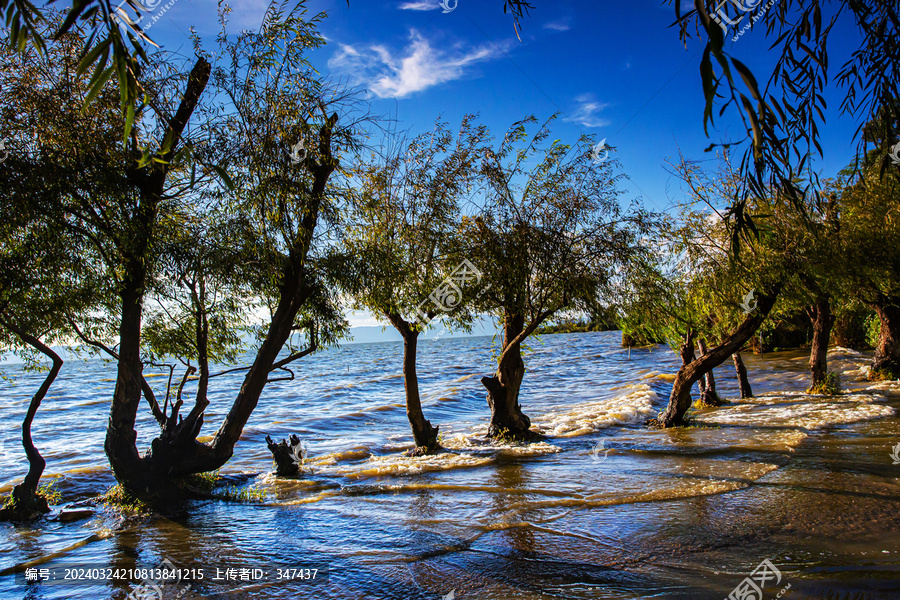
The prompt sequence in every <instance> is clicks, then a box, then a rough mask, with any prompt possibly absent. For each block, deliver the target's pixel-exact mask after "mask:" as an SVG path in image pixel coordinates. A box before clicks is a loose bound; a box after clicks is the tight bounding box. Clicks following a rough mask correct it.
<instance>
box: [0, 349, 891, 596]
mask: <svg viewBox="0 0 900 600" xmlns="http://www.w3.org/2000/svg"><path fill="white" fill-rule="evenodd" d="M491 345H492V339H491V338H466V339H445V340H439V341H427V342H422V343H421V344H420V356H419V371H420V383H421V386H422V396H423V400H424V402H423V405H424V410H425V413H426V417H427V418H428V419H430V420H431V421H432V422H433V423H435V424H440V425H441V431H442V434H443V438H442V439H443V443H444V445H445V447H447V448H448V449H450V450H451V452H450V453H448V454H443V455H440V456H437V457H425V458H419V459H411V458H406V457H404V456H402V451H403V450H405V449H407V448H409V447H410V446H411V442H412V440H411V436H410V435H409V433H408V424H407V422H406V415H405V411H404V408H403V379H402V377H400V376H399V375H398V373H399V372H400V365H401V362H400V361H401V352H402V346H401V345H400V344H397V343H387V344H360V345H348V346H345V347H343V348H340V349H334V350H329V351H327V352H323V353H321V354H319V355H317V356H315V357H311V358H310V359H306V360H305V361H301V362H300V363H299V364H298V365H297V367H296V369H295V371H296V379H295V380H294V381H292V382H284V383H279V384H274V385H272V386H270V387H269V388H267V390H266V393H265V395H264V397H263V399H262V400H261V402H260V405H259V407H258V408H257V410H256V412H255V413H254V415H253V417H252V418H251V420H250V423H249V426H248V428H247V429H246V430H245V432H244V436H243V437H242V440H241V443H240V444H239V445H238V447H237V449H236V452H235V457H234V459H233V460H232V462H231V463H229V465H228V466H227V467H226V468H225V469H223V473H224V474H226V475H234V476H237V475H245V476H246V479H240V481H245V483H243V484H242V485H245V486H249V487H252V488H254V489H257V490H261V491H262V492H263V493H264V494H265V500H263V501H262V502H254V503H243V504H241V503H233V502H224V501H206V502H198V503H196V504H194V505H192V506H191V507H189V508H188V509H187V510H186V511H185V512H184V513H183V514H181V515H177V516H171V517H168V518H164V517H123V516H120V515H117V514H115V513H113V512H110V511H106V510H98V511H97V512H96V513H95V514H94V515H93V517H90V518H86V519H83V520H80V521H76V522H72V523H64V522H61V521H59V520H55V517H56V516H57V515H58V513H59V511H60V510H61V509H64V508H73V507H78V502H79V501H81V500H85V499H88V498H90V497H92V496H96V495H97V494H99V493H102V492H103V491H105V489H106V488H107V487H108V486H109V485H111V484H112V478H111V476H110V474H109V472H108V469H107V463H106V460H105V456H104V455H103V454H102V444H103V436H104V433H105V431H104V428H105V424H106V418H107V412H108V407H109V404H108V403H109V398H110V395H111V390H112V386H113V382H112V377H113V371H112V368H111V367H110V366H109V365H107V364H105V363H103V362H102V361H91V362H88V363H75V362H72V363H69V364H67V365H66V368H65V369H64V371H63V374H62V376H61V379H60V381H58V382H57V385H56V386H54V388H53V390H52V392H51V396H50V397H49V398H48V399H47V400H46V401H45V402H44V406H43V407H42V409H41V412H40V413H39V415H38V418H37V420H36V422H35V427H34V433H35V440H36V442H37V444H38V446H39V447H40V448H41V450H42V452H43V454H44V456H45V457H46V458H47V463H48V468H47V474H48V475H60V476H61V477H60V478H59V480H58V483H57V488H58V489H59V490H60V491H61V492H62V495H63V500H64V502H65V503H67V504H66V505H64V506H62V507H56V510H55V512H54V514H53V515H51V516H50V518H49V519H48V520H46V521H43V522H42V523H41V524H40V525H38V526H33V525H32V526H23V525H10V524H0V571H2V570H3V569H8V568H10V567H16V566H18V567H19V569H18V570H19V571H21V570H22V569H23V568H24V567H25V566H26V564H28V563H29V561H37V562H36V563H35V564H34V566H35V567H36V568H47V569H54V570H55V572H57V573H58V574H59V575H60V576H64V574H65V573H64V570H65V568H66V567H67V566H68V567H77V568H95V569H96V568H118V569H124V570H127V569H134V568H141V567H143V568H152V567H155V566H158V565H159V564H160V562H161V561H162V560H163V559H168V560H169V561H171V562H172V563H174V564H176V565H178V566H179V567H181V568H185V569H195V570H202V571H203V574H204V579H203V580H199V581H198V580H194V581H191V582H190V587H189V588H188V587H187V585H188V583H186V582H181V583H171V582H170V583H168V584H166V585H162V586H161V587H159V588H158V589H159V591H160V593H161V594H162V597H164V598H175V597H176V596H178V597H181V598H284V599H288V598H384V599H394V598H396V599H406V598H416V599H418V598H422V599H426V598H427V599H432V598H443V597H447V595H448V594H450V593H451V592H454V597H455V598H458V599H460V600H465V599H468V598H473V599H474V598H479V599H489V598H496V599H512V598H516V599H537V598H579V599H580V598H616V599H618V598H623V599H637V598H673V599H682V598H683V599H688V598H690V599H701V600H702V599H705V598H710V599H713V598H715V599H717V600H721V599H722V598H726V597H727V596H728V595H729V593H730V592H731V591H732V590H733V589H735V588H736V587H737V586H738V585H739V584H741V583H742V581H744V579H745V578H746V577H748V576H749V575H750V574H751V572H752V571H754V569H756V568H757V566H758V565H759V564H760V563H762V561H763V560H769V561H770V562H771V564H772V565H773V566H774V567H775V568H777V569H778V571H779V577H778V578H777V579H778V581H776V580H775V577H774V575H772V579H771V580H768V581H767V582H766V584H767V585H766V586H765V587H764V592H765V596H764V597H765V598H766V599H769V598H775V597H776V596H777V595H778V594H779V593H780V592H781V591H782V590H784V588H785V587H786V586H788V585H789V586H790V587H789V588H788V589H787V590H786V591H785V592H784V594H783V595H782V596H781V597H783V598H787V599H806V598H834V599H841V598H847V599H850V598H854V599H863V598H865V599H869V598H871V599H878V598H885V599H887V598H900V534H898V533H900V465H894V464H893V462H894V461H893V460H892V458H891V448H892V447H893V446H894V445H896V444H897V443H898V442H900V419H898V416H897V415H898V408H900V387H898V386H897V385H896V384H880V385H876V386H873V385H871V384H868V383H865V382H863V381H859V380H857V379H861V377H862V375H863V371H862V370H861V367H863V366H864V365H865V364H866V362H867V361H868V360H869V358H868V357H867V356H865V355H863V354H859V353H855V352H852V351H847V350H842V349H834V350H832V351H831V353H830V368H831V369H832V370H839V371H842V372H844V377H843V381H844V386H845V388H847V389H848V390H849V391H848V392H847V393H845V394H842V395H841V396H837V397H813V398H811V397H809V396H806V395H804V394H803V393H802V390H803V388H804V387H805V386H806V381H807V380H806V377H807V372H806V360H807V357H806V356H805V355H804V354H803V353H802V352H782V353H773V354H769V355H765V356H763V357H755V356H745V361H746V362H747V366H748V368H749V370H750V378H751V382H752V383H753V385H754V391H755V392H756V393H757V394H758V397H757V398H755V399H752V400H749V401H740V400H736V401H734V402H732V403H731V404H729V405H727V406H725V407H723V408H720V409H715V410H708V411H700V412H699V413H698V414H697V419H698V421H699V422H700V423H702V424H703V426H701V427H695V428H689V429H680V430H668V431H651V430H646V429H643V428H642V427H641V424H642V423H643V422H644V421H645V420H646V419H648V418H650V417H652V416H655V415H656V413H657V412H659V411H660V410H661V409H662V407H663V405H664V403H665V400H666V395H667V392H668V388H670V387H671V381H672V376H671V374H673V373H674V372H675V371H676V370H677V367H678V359H677V357H676V356H675V354H674V353H672V352H671V351H670V350H668V349H667V348H661V347H660V348H653V349H643V350H631V351H630V352H629V351H628V350H623V349H622V348H621V347H620V346H619V334H618V333H615V332H607V333H588V334H563V335H551V336H544V337H543V338H541V339H540V340H539V341H535V342H533V343H532V344H531V353H530V354H529V355H528V356H527V357H526V365H527V367H528V372H527V374H526V377H525V383H524V386H523V391H522V397H521V401H522V404H523V408H524V410H525V411H526V413H527V414H529V415H530V416H531V417H532V421H533V423H534V425H535V426H537V427H538V428H539V429H540V430H541V431H542V432H544V433H545V434H546V435H547V436H548V438H547V441H546V442H543V443H540V444H533V445H515V444H499V445H498V444H491V443H488V442H487V441H486V440H484V439H483V437H482V436H483V434H484V431H485V423H486V421H487V418H488V409H487V406H486V403H485V400H484V391H483V389H482V387H481V385H480V383H479V381H478V380H479V378H480V377H481V376H482V375H485V374H487V373H488V372H489V371H490V370H491V352H492V348H491ZM5 373H6V374H7V375H14V376H15V381H14V383H13V384H9V383H4V384H3V388H2V389H3V397H2V400H0V402H2V405H3V407H4V410H3V411H2V413H0V432H2V438H0V439H4V440H7V441H6V444H5V447H0V454H2V455H0V485H2V488H0V489H2V490H4V491H8V490H9V488H10V487H11V486H12V485H13V484H14V483H15V482H17V481H18V480H19V479H20V478H21V477H22V475H23V474H24V465H23V461H24V458H23V457H24V455H23V453H22V451H21V448H20V447H18V446H17V445H16V444H14V443H12V442H11V441H9V440H11V439H15V438H14V436H16V435H17V431H18V427H19V423H20V422H21V417H22V414H23V412H24V410H25V407H26V405H27V402H28V399H29V397H30V394H31V393H32V392H33V390H34V389H35V388H36V386H37V382H38V381H39V379H40V375H34V374H20V373H17V372H16V371H15V367H10V366H7V367H6V368H5ZM716 375H717V381H718V383H719V388H720V393H721V394H722V395H723V396H725V397H728V398H733V397H734V396H735V395H736V382H735V381H734V378H733V376H732V373H731V370H730V369H728V368H725V367H723V368H720V369H718V370H717V372H716ZM151 381H153V382H154V384H155V385H157V386H158V387H160V386H162V385H163V384H164V378H162V377H159V378H152V379H151ZM213 382H214V386H215V391H214V394H213V395H212V396H211V399H212V405H211V406H210V408H209V410H208V411H207V414H208V418H207V424H206V425H205V429H204V433H206V434H210V433H212V432H213V431H214V430H215V428H216V427H217V426H218V424H219V423H220V421H221V418H222V417H223V416H224V414H225V412H227V409H228V406H229V401H230V399H231V398H232V397H233V394H234V392H235V390H236V389H237V387H238V386H239V384H240V375H234V376H226V377H222V378H218V379H215V380H213ZM154 426H155V425H154V423H153V421H152V419H151V418H150V417H149V415H144V416H143V417H142V419H141V421H140V423H139V440H141V441H142V443H143V445H147V444H149V441H150V439H151V437H152V434H153V431H154ZM292 433H296V434H298V435H300V436H301V437H302V438H303V440H304V442H305V444H306V445H307V450H308V455H309V457H310V458H309V459H308V460H307V461H306V463H305V465H304V476H303V477H302V478H300V479H298V480H277V479H275V478H274V477H272V476H271V475H268V474H267V471H269V470H270V468H271V455H270V454H269V452H268V450H267V449H266V445H265V441H264V439H265V436H266V434H270V435H272V436H273V437H276V438H283V437H287V436H288V435H290V434H292ZM47 557H49V558H47ZM37 563H40V564H37ZM29 566H30V565H29ZM229 568H233V569H237V571H235V579H236V580H221V581H215V580H214V579H215V577H216V569H219V570H220V574H222V575H224V574H225V570H226V569H229ZM305 568H310V569H313V568H317V569H318V572H317V573H316V578H315V579H314V580H306V579H296V578H295V579H291V578H288V579H278V575H279V573H278V570H279V569H281V574H282V575H285V574H286V575H289V576H290V577H293V576H295V575H297V573H296V572H294V571H292V570H291V569H305ZM241 569H247V571H245V572H244V580H241V577H242V575H241V571H240V570H241ZM253 569H258V570H260V571H261V572H262V576H261V577H259V578H256V577H255V575H258V574H261V573H260V571H257V573H256V574H254V573H253ZM196 573H197V571H195V573H194V574H195V575H196ZM97 574H98V575H104V574H101V573H97ZM303 575H304V573H303V572H300V576H301V577H302V576H303ZM139 579H140V578H131V579H121V580H114V581H107V580H102V581H94V582H86V581H81V582H78V583H73V582H72V581H54V582H43V583H34V582H32V583H27V584H26V583H25V581H24V576H23V573H22V572H19V573H18V574H17V575H11V574H7V575H3V576H0V598H34V599H38V598H41V599H43V598H48V599H49V598H116V599H121V598H125V597H126V596H127V595H128V593H129V592H131V591H132V590H133V589H135V587H136V586H138V585H139V584H140V581H139ZM254 579H256V580H254ZM143 589H147V588H143ZM153 593H154V594H155V593H156V590H155V589H154V590H153ZM179 594H180V596H179ZM150 597H154V598H156V597H159V596H158V595H154V596H150Z"/></svg>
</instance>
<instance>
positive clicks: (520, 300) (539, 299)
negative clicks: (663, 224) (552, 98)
mask: <svg viewBox="0 0 900 600" xmlns="http://www.w3.org/2000/svg"><path fill="white" fill-rule="evenodd" d="M553 124H554V119H552V118H551V119H549V120H548V121H546V122H545V123H543V124H538V122H537V120H536V119H535V118H534V117H529V118H526V119H524V120H522V121H518V122H516V123H513V124H512V126H511V127H510V128H509V130H508V131H507V133H506V135H505V136H504V137H503V140H502V142H500V143H499V145H498V146H497V147H495V148H491V149H487V150H486V151H485V152H484V159H483V161H482V164H481V176H482V178H483V181H484V186H482V188H481V189H480V190H479V192H480V193H479V194H478V196H477V197H476V198H474V199H473V202H472V208H471V209H470V210H469V211H467V214H466V215H465V216H464V218H463V221H462V226H461V229H462V232H463V238H464V239H466V240H467V250H466V256H468V257H469V258H470V260H471V261H472V262H473V263H474V264H476V265H477V266H478V267H479V269H481V270H482V271H483V273H484V282H483V283H482V284H481V285H483V286H485V291H484V293H482V294H481V295H480V296H479V297H478V300H477V307H478V309H479V310H481V311H483V312H486V313H489V314H492V315H494V316H495V317H496V318H497V319H498V321H500V322H503V323H507V322H512V320H515V319H518V318H522V319H523V320H524V323H525V325H524V328H525V331H526V332H528V333H529V334H530V332H531V331H533V330H534V329H536V328H537V327H538V326H540V324H541V323H542V322H543V321H545V320H546V319H549V318H552V317H554V316H556V315H559V316H560V317H561V318H570V317H571V316H573V315H576V314H584V313H587V314H601V313H602V312H603V311H604V310H607V309H608V304H607V303H606V300H608V298H609V296H610V295H611V292H610V290H611V288H612V287H613V286H614V285H615V283H616V282H617V281H618V277H619V274H618V269H619V268H620V267H621V265H622V264H623V263H625V262H626V261H627V260H629V259H630V258H631V257H632V256H633V255H635V254H637V253H638V252H639V247H638V244H637V242H636V240H637V238H638V235H639V234H638V230H640V229H641V228H644V229H645V228H646V225H647V223H648V221H649V220H650V219H649V217H648V215H647V214H646V213H644V212H643V211H642V210H640V209H639V208H637V207H631V210H623V209H622V208H621V207H620V205H619V202H618V193H619V191H618V189H617V185H618V182H619V180H620V175H617V174H616V173H615V171H614V169H615V164H616V163H615V161H614V160H607V161H604V162H601V163H595V161H594V160H593V157H592V142H593V140H592V139H590V138H582V139H579V140H578V141H577V142H575V143H571V144H566V143H564V142H562V141H560V140H554V139H553V138H552V137H551V132H552V126H553ZM525 337H527V335H526V336H525ZM523 339H524V338H523ZM510 342H512V340H504V350H505V349H506V347H507V345H508V344H509V343H510Z"/></svg>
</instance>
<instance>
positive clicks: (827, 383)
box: [806, 371, 841, 396]
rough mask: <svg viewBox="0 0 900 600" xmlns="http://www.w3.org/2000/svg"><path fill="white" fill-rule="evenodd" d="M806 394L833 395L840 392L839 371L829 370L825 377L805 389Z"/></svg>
mask: <svg viewBox="0 0 900 600" xmlns="http://www.w3.org/2000/svg"><path fill="white" fill-rule="evenodd" d="M806 393H807V394H823V395H825V396H834V395H837V394H840V393H841V376H840V374H839V373H833V372H831V371H829V372H828V373H827V374H826V375H825V379H824V380H823V381H821V382H819V383H818V384H816V385H813V386H811V387H810V388H809V389H807V390H806Z"/></svg>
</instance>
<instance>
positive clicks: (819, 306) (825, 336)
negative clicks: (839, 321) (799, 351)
mask: <svg viewBox="0 0 900 600" xmlns="http://www.w3.org/2000/svg"><path fill="white" fill-rule="evenodd" d="M807 313H808V314H809V318H810V320H811V321H812V326H813V336H812V346H811V348H810V351H809V370H810V373H811V374H812V385H810V389H813V388H815V387H817V386H819V385H821V384H823V383H825V382H826V380H827V379H828V341H829V339H830V338H831V328H832V327H833V326H834V313H832V311H831V302H830V301H829V299H828V296H825V295H819V296H818V297H817V298H816V303H815V304H814V305H813V306H812V307H810V308H809V309H807Z"/></svg>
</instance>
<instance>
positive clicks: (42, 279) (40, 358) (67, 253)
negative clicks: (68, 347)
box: [0, 158, 94, 519]
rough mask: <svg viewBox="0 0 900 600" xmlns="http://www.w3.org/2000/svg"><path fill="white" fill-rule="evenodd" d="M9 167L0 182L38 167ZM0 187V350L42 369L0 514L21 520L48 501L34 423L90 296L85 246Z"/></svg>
mask: <svg viewBox="0 0 900 600" xmlns="http://www.w3.org/2000/svg"><path fill="white" fill-rule="evenodd" d="M11 163H13V164H10V165H7V166H6V167H3V166H0V181H9V179H14V178H10V177H9V175H10V172H9V171H10V170H14V171H18V172H19V174H25V173H27V172H28V171H31V172H32V175H33V174H34V171H37V170H39V169H40V167H39V166H36V165H35V164H34V163H32V162H31V161H29V160H27V159H24V160H23V159H21V158H16V159H14V160H13V161H11ZM15 179H18V178H15ZM28 179H30V178H28ZM18 183H20V184H21V183H22V180H21V179H18ZM51 187H52V186H51ZM4 188H5V189H7V190H9V191H8V192H7V193H5V194H3V195H0V345H2V346H3V347H4V348H6V349H7V350H10V351H12V352H13V353H14V354H16V355H17V356H19V357H20V358H21V359H22V363H23V368H24V369H26V370H34V371H46V376H45V377H44V380H43V382H42V383H41V384H40V386H39V387H38V389H37V390H36V391H35V393H34V395H33V396H32V398H31V401H30V402H29V404H28V408H27V410H26V412H25V417H24V419H23V420H22V438H21V439H22V447H23V448H24V450H25V456H26V458H27V460H28V472H27V474H26V475H25V478H24V479H23V481H22V483H20V484H18V485H16V486H15V487H14V488H13V490H12V493H11V494H10V498H9V500H8V502H7V503H6V505H5V506H3V507H2V508H0V518H4V517H9V518H15V519H22V518H32V517H34V516H37V515H40V514H43V513H46V512H49V507H48V505H47V499H46V498H45V497H44V496H42V495H41V494H40V493H39V492H38V485H39V483H40V479H41V475H42V474H43V472H44V468H45V467H46V461H45V459H44V457H43V456H42V455H41V453H40V450H39V449H38V444H35V441H34V439H33V436H32V424H33V422H34V419H35V416H36V415H37V412H38V410H39V409H40V407H41V403H42V401H43V400H44V399H45V398H46V396H47V394H48V392H49V391H50V388H51V387H52V385H53V383H54V381H55V380H56V378H57V376H58V375H59V373H60V370H61V369H62V366H63V360H62V358H61V357H60V356H59V354H58V353H57V351H56V350H54V349H53V347H52V346H53V345H61V344H64V343H66V342H67V341H68V340H67V338H68V336H69V335H71V329H70V328H69V326H68V323H67V322H66V318H65V315H67V314H71V313H73V312H81V311H84V310H88V309H90V308H92V307H93V305H94V296H93V293H92V291H91V290H90V289H89V288H88V287H87V285H86V283H85V282H86V281H87V278H86V277H84V274H83V273H82V269H83V267H82V264H81V258H82V257H81V256H80V255H79V252H84V251H85V249H84V248H83V246H82V245H81V244H79V243H78V240H77V239H76V238H73V236H71V235H69V233H68V232H66V231H65V230H64V229H61V228H60V227H58V226H57V225H56V224H54V223H53V222H52V221H50V222H47V221H44V220H43V219H41V217H40V216H39V214H37V213H36V211H35V210H34V209H36V208H38V207H37V206H36V204H40V202H38V203H36V202H35V198H34V197H28V198H24V199H23V198H21V194H22V192H24V193H26V194H28V193H29V192H31V191H33V188H30V187H28V186H23V187H20V188H18V189H16V188H10V187H9V186H5V185H4ZM45 191H48V192H49V191H50V190H45ZM53 191H56V192H58V190H53ZM51 193H52V192H51ZM48 195H49V194H48ZM16 197H18V198H16ZM16 199H18V200H24V205H23V203H20V202H16V201H15V200H16ZM45 199H46V198H45ZM11 200H12V201H11ZM57 200H58V199H57ZM42 208H46V207H42ZM29 209H30V210H29ZM51 240H52V242H51ZM61 274H66V275H65V276H63V277H60V275H61Z"/></svg>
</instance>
